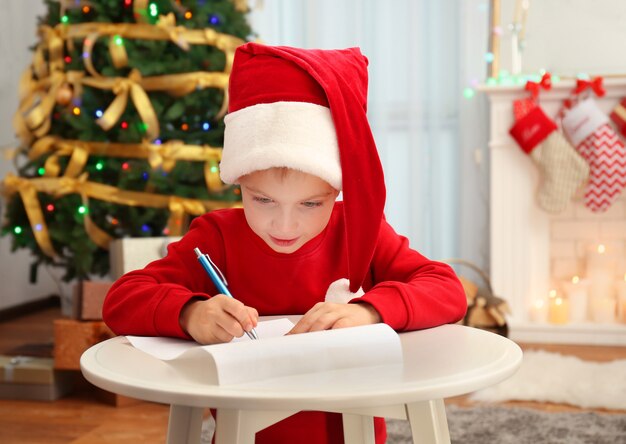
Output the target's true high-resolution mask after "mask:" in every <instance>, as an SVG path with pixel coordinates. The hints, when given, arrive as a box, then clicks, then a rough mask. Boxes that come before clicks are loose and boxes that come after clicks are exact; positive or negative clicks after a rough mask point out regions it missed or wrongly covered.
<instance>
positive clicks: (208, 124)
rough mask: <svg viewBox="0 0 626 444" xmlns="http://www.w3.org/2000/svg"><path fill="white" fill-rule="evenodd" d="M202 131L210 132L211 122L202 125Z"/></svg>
mask: <svg viewBox="0 0 626 444" xmlns="http://www.w3.org/2000/svg"><path fill="white" fill-rule="evenodd" d="M202 129H203V130H205V131H208V130H209V129H211V124H210V123H209V122H204V123H203V124H202Z"/></svg>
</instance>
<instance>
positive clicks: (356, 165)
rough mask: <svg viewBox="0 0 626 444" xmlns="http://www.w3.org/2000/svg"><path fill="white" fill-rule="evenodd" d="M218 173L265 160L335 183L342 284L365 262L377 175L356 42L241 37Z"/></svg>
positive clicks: (377, 208) (356, 277)
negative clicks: (310, 43)
mask: <svg viewBox="0 0 626 444" xmlns="http://www.w3.org/2000/svg"><path fill="white" fill-rule="evenodd" d="M228 111H229V113H228V114H227V115H226V117H225V119H224V122H225V125H226V130H225V133H224V149H223V152H222V161H221V163H220V175H221V178H222V180H223V181H224V182H225V183H237V182H238V179H239V178H240V177H241V176H244V175H246V174H249V173H251V172H253V171H259V170H264V169H268V168H272V167H287V168H292V169H296V170H300V171H303V172H305V173H309V174H313V175H315V176H318V177H320V178H322V179H324V180H325V181H326V182H328V183H329V184H330V185H332V186H333V187H334V188H336V189H338V190H341V191H342V193H343V200H344V214H345V221H346V239H347V246H348V268H349V279H350V290H351V291H353V292H356V291H357V290H358V288H359V287H360V286H361V285H362V283H363V280H364V279H365V276H366V274H367V272H368V270H369V265H370V262H371V259H372V256H373V254H374V248H375V246H376V242H377V239H378V232H379V229H380V224H381V221H382V217H383V209H384V206H385V183H384V177H383V170H382V166H381V164H380V159H379V157H378V152H377V150H376V144H375V142H374V138H373V136H372V132H371V129H370V126H369V123H368V121H367V115H366V112H367V58H366V57H365V56H363V55H362V54H361V52H360V50H359V49H358V48H349V49H343V50H319V49H314V50H307V49H299V48H290V47H284V46H266V45H261V44H258V43H247V44H245V45H242V46H240V47H239V48H237V51H236V52H235V59H234V62H233V68H232V73H231V75H230V84H229V107H228Z"/></svg>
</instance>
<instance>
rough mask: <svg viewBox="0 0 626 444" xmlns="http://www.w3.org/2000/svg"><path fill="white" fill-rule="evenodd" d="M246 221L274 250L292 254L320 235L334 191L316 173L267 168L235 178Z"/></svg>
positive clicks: (336, 193)
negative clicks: (238, 186) (238, 184)
mask: <svg viewBox="0 0 626 444" xmlns="http://www.w3.org/2000/svg"><path fill="white" fill-rule="evenodd" d="M239 182H240V184H241V196H242V200H243V209H244V213H245V215H246V220H247V221H248V225H250V228H251V229H252V231H254V232H255V233H256V234H257V236H259V237H260V238H261V239H263V240H264V241H265V243H267V245H269V246H270V248H271V249H272V250H274V251H276V252H278V253H293V252H295V251H297V250H298V249H299V248H300V247H302V245H304V244H305V243H307V242H308V241H310V240H311V239H313V238H314V237H315V236H317V235H318V234H320V233H321V232H322V231H323V230H324V228H326V225H327V224H328V220H329V219H330V215H331V213H332V210H333V206H334V202H335V199H336V197H337V195H338V192H337V190H335V189H334V188H333V187H331V186H330V185H329V184H328V183H327V182H325V181H323V180H322V179H320V178H319V177H317V176H313V175H311V174H307V173H302V172H300V171H295V170H285V169H280V168H270V169H269V170H262V171H255V172H254V173H251V174H248V175H246V176H244V177H241V178H240V179H239Z"/></svg>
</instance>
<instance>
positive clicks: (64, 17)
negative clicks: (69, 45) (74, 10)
mask: <svg viewBox="0 0 626 444" xmlns="http://www.w3.org/2000/svg"><path fill="white" fill-rule="evenodd" d="M69 21H70V18H69V17H68V16H67V15H64V16H63V17H61V23H67V22H69Z"/></svg>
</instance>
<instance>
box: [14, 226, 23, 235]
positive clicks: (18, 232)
mask: <svg viewBox="0 0 626 444" xmlns="http://www.w3.org/2000/svg"><path fill="white" fill-rule="evenodd" d="M13 232H14V233H15V234H22V227H20V226H19V225H18V226H17V227H15V228H13Z"/></svg>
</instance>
